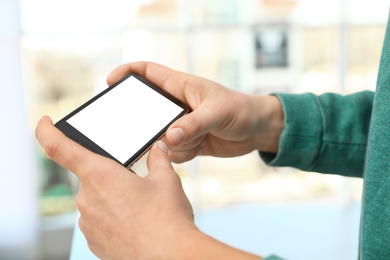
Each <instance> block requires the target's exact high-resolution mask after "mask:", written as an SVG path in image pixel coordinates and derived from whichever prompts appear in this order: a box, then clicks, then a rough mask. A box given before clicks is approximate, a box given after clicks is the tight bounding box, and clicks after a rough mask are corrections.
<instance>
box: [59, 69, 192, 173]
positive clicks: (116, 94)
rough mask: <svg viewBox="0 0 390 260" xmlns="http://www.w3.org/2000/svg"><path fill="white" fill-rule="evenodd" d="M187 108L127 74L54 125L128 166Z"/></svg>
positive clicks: (82, 143) (88, 146) (80, 142)
mask: <svg viewBox="0 0 390 260" xmlns="http://www.w3.org/2000/svg"><path fill="white" fill-rule="evenodd" d="M188 111H189V108H188V106H187V105H186V104H184V103H183V102H181V101H180V100H178V99H177V98H175V97H174V96H172V95H170V94H169V93H167V92H166V91H164V90H163V89H161V88H159V87H158V86H156V85H154V84H153V83H151V82H150V81H148V80H147V79H145V78H144V77H142V76H140V75H136V74H129V75H126V76H125V77H123V78H122V79H120V80H119V81H118V82H116V83H114V84H113V85H112V86H110V87H108V88H107V89H105V90H104V91H102V92H101V93H99V94H97V95H96V96H95V97H93V98H92V99H90V100H89V101H87V102H86V103H85V104H83V105H81V106H80V107H78V108H77V109H75V110H74V111H73V112H71V113H70V114H69V115H67V116H65V117H64V118H63V119H61V120H60V121H58V122H57V123H56V124H55V126H56V127H57V128H58V129H60V130H61V131H62V132H63V133H64V134H65V135H66V136H68V137H69V138H70V139H72V140H74V141H75V142H77V143H79V144H81V145H82V146H84V147H86V148H87V149H89V150H91V151H93V152H95V153H98V154H101V155H103V156H106V157H109V158H111V159H114V160H115V161H117V162H119V163H121V164H122V165H124V166H125V167H126V168H128V169H130V167H131V166H132V165H133V164H134V163H135V162H136V161H137V160H138V159H139V158H140V157H141V156H142V155H143V154H144V153H146V152H147V151H148V149H149V148H150V147H151V146H152V145H153V143H154V142H155V141H157V140H158V139H159V138H161V137H162V136H163V135H164V134H165V132H166V130H167V129H168V127H169V126H170V125H171V124H172V123H173V122H174V121H175V120H177V119H178V118H180V117H181V116H183V115H185V114H186V113H187V112H188Z"/></svg>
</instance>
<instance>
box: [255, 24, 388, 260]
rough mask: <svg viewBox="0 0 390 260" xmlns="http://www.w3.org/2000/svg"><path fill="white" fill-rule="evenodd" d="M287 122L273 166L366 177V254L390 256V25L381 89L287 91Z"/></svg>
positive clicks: (362, 248)
mask: <svg viewBox="0 0 390 260" xmlns="http://www.w3.org/2000/svg"><path fill="white" fill-rule="evenodd" d="M276 95H277V96H278V97H279V99H280V101H281V103H282V106H283V110H284V113H285V127H284V130H283V132H282V135H281V137H280V140H279V152H278V154H276V155H275V154H269V153H264V152H260V156H261V157H262V159H263V160H264V161H265V162H266V163H267V164H268V165H270V166H291V167H296V168H298V169H301V170H304V171H316V172H321V173H331V174H340V175H344V176H354V177H362V178H364V190H363V198H362V215H361V225H360V226H361V228H360V240H359V258H360V259H390V29H389V25H388V27H387V29H386V36H385V41H384V45H383V50H382V56H381V61H380V68H379V73H378V80H377V86H376V91H375V94H374V93H373V92H370V91H364V92H359V93H355V94H352V95H346V96H342V95H338V94H331V93H327V94H323V95H320V96H316V95H313V94H300V95H297V94H282V93H276Z"/></svg>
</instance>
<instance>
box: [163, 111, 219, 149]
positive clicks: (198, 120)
mask: <svg viewBox="0 0 390 260" xmlns="http://www.w3.org/2000/svg"><path fill="white" fill-rule="evenodd" d="M217 127H218V121H217V120H216V119H215V118H213V117H212V116H211V115H210V112H209V111H208V110H207V109H202V108H199V109H197V110H195V111H193V112H191V113H189V114H187V115H185V116H183V117H182V118H179V119H178V120H177V121H176V122H174V123H173V124H172V125H171V126H170V127H169V129H168V131H167V132H166V134H165V140H166V142H167V144H168V145H169V146H170V147H171V146H172V147H173V146H177V145H181V144H184V143H188V142H191V141H193V140H195V139H197V138H199V137H200V136H202V135H204V134H206V133H208V132H210V131H212V130H215V129H216V128H217Z"/></svg>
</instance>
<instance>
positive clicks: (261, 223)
mask: <svg viewBox="0 0 390 260" xmlns="http://www.w3.org/2000/svg"><path fill="white" fill-rule="evenodd" d="M195 216H196V219H195V221H196V224H197V226H198V227H199V228H200V229H201V230H203V231H204V232H205V233H207V234H209V235H211V236H213V237H215V238H216V239H218V240H220V241H222V242H225V243H227V244H229V245H232V246H234V247H237V248H240V249H243V250H246V251H249V252H252V253H255V254H259V255H262V256H266V255H270V254H277V255H279V256H282V257H285V258H287V259H289V260H294V259H297V260H298V259H299V260H302V259H303V260H304V259H316V260H322V259H333V260H338V259H340V260H348V259H357V253H358V235H359V218H360V204H358V203H349V204H345V205H343V204H341V203H332V202H327V203H304V204H303V203H302V204H288V205H287V204H281V205H264V204H254V203H253V204H237V205H231V206H228V207H222V208H213V209H203V210H197V211H196V214H195ZM76 226H77V224H76ZM70 259H71V260H79V259H86V260H88V259H97V258H96V257H95V256H94V255H93V254H92V253H91V252H90V251H89V249H88V247H87V243H86V241H85V239H84V236H83V235H82V233H81V232H80V230H79V229H78V228H77V227H76V228H75V232H74V239H73V246H72V252H71V257H70Z"/></svg>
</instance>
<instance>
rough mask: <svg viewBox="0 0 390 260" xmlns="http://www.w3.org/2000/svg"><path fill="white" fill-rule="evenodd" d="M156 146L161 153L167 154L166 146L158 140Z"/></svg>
mask: <svg viewBox="0 0 390 260" xmlns="http://www.w3.org/2000/svg"><path fill="white" fill-rule="evenodd" d="M157 146H158V148H160V150H161V151H163V152H164V153H168V146H167V145H166V144H165V143H164V142H163V141H161V140H158V141H157Z"/></svg>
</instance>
